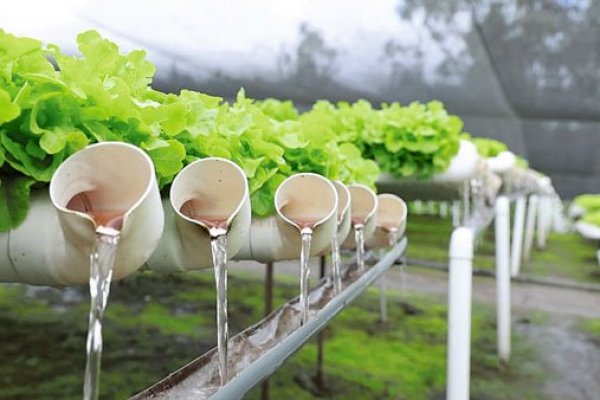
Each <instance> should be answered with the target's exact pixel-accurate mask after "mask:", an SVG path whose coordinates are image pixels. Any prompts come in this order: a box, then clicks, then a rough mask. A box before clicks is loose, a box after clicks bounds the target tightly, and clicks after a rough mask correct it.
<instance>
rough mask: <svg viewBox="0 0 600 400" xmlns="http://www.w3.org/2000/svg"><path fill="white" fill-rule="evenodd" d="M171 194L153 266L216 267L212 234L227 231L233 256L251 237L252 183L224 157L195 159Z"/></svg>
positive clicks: (168, 269) (180, 268) (177, 268)
mask: <svg viewBox="0 0 600 400" xmlns="http://www.w3.org/2000/svg"><path fill="white" fill-rule="evenodd" d="M169 197H170V201H169V204H168V205H165V211H166V222H165V234H164V235H163V237H162V239H161V241H160V244H159V246H158V249H157V250H156V252H155V253H154V254H153V255H152V258H151V259H150V260H149V261H148V266H149V267H150V269H152V270H156V271H162V272H176V271H189V270H195V269H202V268H212V266H213V259H212V253H211V246H210V240H211V237H212V236H218V235H220V234H224V233H227V253H228V255H229V257H233V256H234V255H235V254H236V253H237V252H238V251H239V250H240V248H241V247H242V245H243V243H244V242H245V241H246V240H247V237H248V233H249V229H250V220H251V211H250V195H249V191H248V182H247V180H246V175H245V174H244V172H243V171H242V169H241V168H240V167H239V166H237V165H236V164H235V163H233V162H231V161H229V160H226V159H223V158H204V159H201V160H197V161H194V162H193V163H191V164H189V165H188V166H186V167H185V168H184V169H183V170H181V172H180V173H179V174H178V175H177V177H176V178H175V180H174V181H173V184H172V185H171V192H170V196H169Z"/></svg>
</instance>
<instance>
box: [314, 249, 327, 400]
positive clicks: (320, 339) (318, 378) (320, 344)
mask: <svg viewBox="0 0 600 400" xmlns="http://www.w3.org/2000/svg"><path fill="white" fill-rule="evenodd" d="M323 277H325V256H321V257H320V262H319V278H320V279H323ZM324 358H325V333H324V331H320V332H319V333H318V334H317V371H316V373H315V384H316V385H317V387H318V388H319V390H323V389H324V388H325V371H324V370H323V364H324Z"/></svg>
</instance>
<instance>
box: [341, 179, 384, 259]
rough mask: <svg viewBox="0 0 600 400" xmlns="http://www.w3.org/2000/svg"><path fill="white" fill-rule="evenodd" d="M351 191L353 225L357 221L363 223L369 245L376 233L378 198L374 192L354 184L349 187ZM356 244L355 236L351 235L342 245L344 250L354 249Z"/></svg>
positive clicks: (366, 241)
mask: <svg viewBox="0 0 600 400" xmlns="http://www.w3.org/2000/svg"><path fill="white" fill-rule="evenodd" d="M348 190H349V191H350V214H351V216H352V225H353V226H354V224H355V221H357V222H358V223H361V224H362V225H363V226H364V228H363V232H364V239H365V243H368V242H369V241H370V240H371V239H372V237H373V234H374V233H375V229H376V228H377V225H376V218H375V213H376V212H377V204H378V198H377V195H376V194H375V192H374V191H373V190H371V189H370V188H369V187H367V186H365V185H360V184H352V185H348ZM355 247H356V243H355V241H354V235H352V234H350V235H348V237H347V238H346V240H345V241H344V242H343V243H342V248H344V249H354V248H355Z"/></svg>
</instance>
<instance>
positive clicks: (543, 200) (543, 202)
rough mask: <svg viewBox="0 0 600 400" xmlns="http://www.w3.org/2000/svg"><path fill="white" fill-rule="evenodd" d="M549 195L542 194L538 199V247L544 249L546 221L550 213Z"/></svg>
mask: <svg viewBox="0 0 600 400" xmlns="http://www.w3.org/2000/svg"><path fill="white" fill-rule="evenodd" d="M547 203H548V200H547V197H546V196H540V198H539V199H538V212H537V247H538V249H543V248H545V247H546V221H547V218H548V217H547V214H548V207H547Z"/></svg>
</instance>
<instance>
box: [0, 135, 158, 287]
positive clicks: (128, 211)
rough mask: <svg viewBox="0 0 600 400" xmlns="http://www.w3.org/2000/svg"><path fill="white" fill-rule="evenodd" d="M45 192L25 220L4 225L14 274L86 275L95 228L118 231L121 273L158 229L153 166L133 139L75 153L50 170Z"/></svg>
mask: <svg viewBox="0 0 600 400" xmlns="http://www.w3.org/2000/svg"><path fill="white" fill-rule="evenodd" d="M49 195H50V201H48V196H47V194H45V193H43V192H38V193H36V194H34V195H33V196H32V200H31V204H30V210H29V213H28V216H27V219H26V220H25V222H24V223H23V224H22V225H21V226H19V227H18V228H17V229H14V230H12V231H10V232H8V234H9V235H10V238H9V243H10V246H9V247H8V253H9V255H10V265H11V267H12V268H13V271H14V276H13V278H14V279H11V280H12V281H18V282H23V283H29V284H40V285H74V284H83V283H87V282H88V281H89V275H90V253H91V251H92V248H93V246H94V243H95V240H96V231H97V229H108V230H113V231H118V232H119V235H120V240H119V245H118V248H117V252H116V255H115V267H114V273H113V279H114V280H118V279H121V278H123V277H125V276H127V275H129V274H131V273H133V272H134V271H136V270H137V269H138V268H140V267H141V266H142V265H143V264H144V262H146V260H147V259H148V258H149V257H150V255H151V254H152V252H153V251H154V249H155V248H156V245H157V244H158V241H159V239H160V236H161V234H162V229H163V222H164V221H163V211H162V206H161V201H160V193H159V190H158V186H157V184H156V178H155V176H154V166H153V164H152V161H151V160H150V158H149V157H148V156H147V155H146V153H144V152H143V151H142V150H141V149H139V148H138V147H135V146H132V145H129V144H126V143H121V142H103V143H97V144H94V145H91V146H88V147H87V148H85V149H83V150H81V151H79V152H77V153H75V154H74V155H72V156H71V157H70V158H68V159H67V160H66V161H64V162H63V163H62V164H61V165H60V167H59V168H58V169H57V170H56V172H55V173H54V176H53V177H52V180H51V181H50V190H49ZM100 227H102V228H100Z"/></svg>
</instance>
